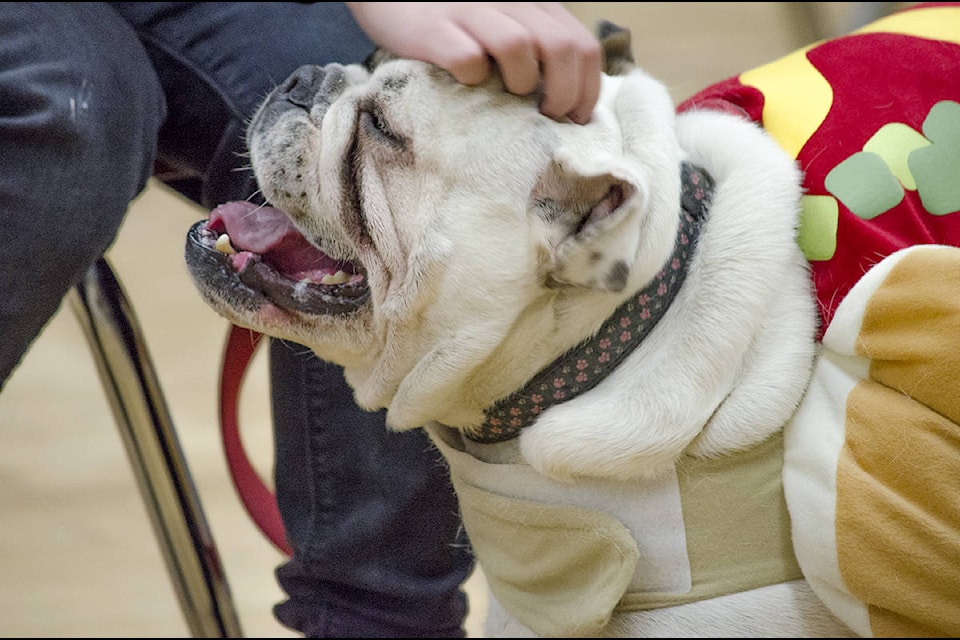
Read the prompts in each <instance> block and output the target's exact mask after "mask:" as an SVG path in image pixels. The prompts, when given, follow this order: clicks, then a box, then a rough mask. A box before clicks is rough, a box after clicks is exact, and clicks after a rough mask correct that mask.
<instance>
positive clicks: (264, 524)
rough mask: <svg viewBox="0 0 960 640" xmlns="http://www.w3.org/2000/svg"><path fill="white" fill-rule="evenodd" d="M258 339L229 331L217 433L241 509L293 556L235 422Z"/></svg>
mask: <svg viewBox="0 0 960 640" xmlns="http://www.w3.org/2000/svg"><path fill="white" fill-rule="evenodd" d="M262 337H263V335H262V334H260V333H257V332H256V331H252V330H250V329H244V328H242V327H238V326H236V325H233V326H232V328H231V329H230V333H229V335H228V336H227V345H226V349H225V350H224V354H223V370H222V372H221V376H220V433H221V436H222V437H223V449H224V453H225V454H226V457H227V466H228V467H229V469H230V477H231V478H232V479H233V486H234V487H235V488H236V490H237V493H238V494H239V495H240V500H241V502H243V506H244V508H245V509H246V510H247V513H248V514H249V515H250V517H251V518H252V519H253V522H254V524H256V525H257V528H259V529H260V531H262V532H263V534H264V535H265V536H267V538H268V539H269V540H270V541H271V542H272V543H273V544H274V546H276V547H277V549H279V550H280V551H281V552H283V553H285V554H286V555H288V556H290V555H293V551H292V550H291V549H290V545H289V544H287V536H286V532H285V531H284V528H283V520H281V518H280V509H279V507H277V499H276V496H275V495H274V494H273V492H272V491H271V490H270V489H269V488H268V487H267V485H266V484H265V483H264V482H263V480H262V479H261V478H260V475H259V474H258V473H257V471H256V469H254V468H253V465H252V464H250V458H249V457H248V456H247V452H246V450H245V449H244V448H243V441H242V440H241V438H240V427H239V423H238V421H237V415H238V413H239V399H240V389H241V387H242V386H243V379H244V377H245V375H246V373H247V366H248V365H249V364H250V360H251V359H252V358H253V354H254V353H255V352H256V350H257V347H258V346H259V344H260V339H261V338H262Z"/></svg>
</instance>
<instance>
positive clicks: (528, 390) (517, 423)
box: [466, 162, 714, 443]
mask: <svg viewBox="0 0 960 640" xmlns="http://www.w3.org/2000/svg"><path fill="white" fill-rule="evenodd" d="M680 179H681V191H680V205H681V214H680V224H679V229H678V231H677V239H676V244H675V247H674V250H673V254H672V255H671V256H670V257H669V258H668V259H667V261H666V262H665V263H664V265H663V268H662V269H661V270H660V272H659V273H657V275H656V276H655V277H654V278H653V279H652V280H651V281H650V284H648V285H647V286H646V287H644V288H643V289H642V290H641V291H639V292H638V293H636V294H635V295H633V296H632V297H631V298H630V299H629V300H627V301H626V302H624V303H623V304H622V305H620V307H619V308H617V310H616V312H614V314H613V315H611V316H610V317H609V318H607V320H606V322H604V324H603V326H602V327H600V330H599V331H597V333H595V334H594V335H593V337H591V338H588V339H587V340H585V341H584V342H582V343H581V344H580V345H578V346H576V347H574V348H573V349H571V350H570V351H568V352H567V353H565V354H564V355H562V356H560V357H559V358H557V359H556V360H554V361H553V362H552V363H551V364H550V365H548V366H547V367H546V368H545V369H543V370H541V371H540V372H539V373H538V374H537V375H535V376H534V377H533V379H531V380H530V382H528V383H527V384H526V386H525V387H524V388H523V389H521V390H520V391H518V392H516V393H514V394H512V395H509V396H507V397H505V398H502V399H501V400H499V401H498V402H497V403H496V404H494V405H493V407H491V408H490V409H488V410H487V412H486V420H485V421H484V423H483V424H482V425H481V426H480V427H479V428H478V429H476V430H475V431H472V432H469V433H467V434H466V437H467V438H469V439H470V440H473V441H475V442H481V443H493V442H501V441H504V440H509V439H511V438H515V437H516V436H518V435H519V434H520V430H521V429H522V428H523V427H525V426H527V425H529V424H531V423H532V422H533V421H534V420H535V419H536V417H537V416H538V415H539V414H540V413H542V412H543V411H546V410H547V409H548V408H550V407H551V406H553V405H554V404H558V403H560V402H564V401H566V400H570V399H571V398H574V397H576V396H578V395H580V394H581V393H585V392H586V391H589V390H590V389H592V388H593V387H595V386H596V385H597V384H598V383H599V382H600V381H601V380H603V378H605V377H606V376H607V374H609V373H610V372H611V371H613V370H614V369H616V367H617V365H619V364H620V362H621V361H622V360H623V359H624V358H626V357H627V356H628V355H629V354H630V353H631V352H632V351H633V350H634V349H635V348H636V347H637V346H638V345H639V344H640V343H641V342H642V341H643V339H644V338H646V337H647V335H648V334H649V333H650V331H651V330H652V329H653V327H654V326H656V324H657V322H659V321H660V319H661V318H662V317H663V315H664V313H666V311H667V308H668V307H669V306H670V303H671V302H672V301H673V298H674V296H676V294H677V292H678V291H679V290H680V287H681V286H682V285H683V281H684V279H685V277H686V274H687V264H688V262H689V259H690V255H691V254H692V252H693V246H694V244H695V242H696V239H697V235H698V234H699V231H700V226H701V224H702V223H703V221H704V219H705V218H706V215H707V211H708V209H709V208H710V202H711V200H712V198H713V191H714V183H713V178H711V177H710V174H708V173H707V172H706V171H705V170H704V169H702V168H700V167H697V166H695V165H692V164H690V163H686V162H685V163H683V165H682V166H681V167H680Z"/></svg>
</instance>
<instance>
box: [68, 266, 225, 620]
mask: <svg viewBox="0 0 960 640" xmlns="http://www.w3.org/2000/svg"><path fill="white" fill-rule="evenodd" d="M68 298H69V300H70V302H71V304H72V306H73V310H74V313H75V315H76V317H77V319H78V320H79V321H80V324H81V325H82V327H83V330H84V333H85V334H86V336H87V340H88V341H89V343H90V348H91V351H92V352H93V354H94V358H95V360H96V362H97V369H98V371H99V373H100V378H101V381H102V383H103V387H104V390H105V392H106V395H107V397H108V399H109V402H110V405H111V408H112V409H113V414H114V417H115V418H116V421H117V425H118V426H119V428H120V433H121V436H122V437H123V441H124V445H125V447H126V450H127V454H128V456H129V458H130V462H131V464H132V466H133V470H134V475H135V476H136V477H137V482H138V484H139V486H140V491H141V494H142V495H143V499H144V502H145V503H146V507H147V511H148V513H149V514H150V519H151V521H152V524H153V528H154V531H155V532H156V535H157V539H158V542H159V544H160V548H161V550H162V552H163V556H164V560H165V562H166V565H167V569H168V571H169V573H170V577H171V579H172V581H173V586H174V589H175V590H176V593H177V597H178V600H179V602H180V608H181V610H182V611H183V615H184V617H185V618H186V622H187V625H188V627H189V629H190V632H191V633H192V635H193V636H194V637H198V638H199V637H203V638H236V637H242V635H243V633H242V631H241V628H240V622H239V619H238V617H237V614H236V610H235V608H234V605H233V600H232V597H231V595H230V589H229V587H228V585H227V579H226V576H225V574H224V571H223V567H222V566H221V564H220V558H219V555H218V553H217V549H216V546H215V545H214V542H213V537H212V534H211V532H210V529H209V527H208V525H207V522H206V519H205V517H204V514H203V510H202V507H201V506H200V500H199V496H198V494H197V492H196V488H195V487H194V484H193V480H192V477H191V475H190V471H189V469H188V467H187V463H186V459H185V457H184V455H183V452H182V450H181V448H180V443H179V440H178V439H177V435H176V432H175V430H174V427H173V421H172V419H171V417H170V413H169V410H168V408H167V405H166V401H165V399H164V397H163V394H162V392H161V389H160V384H159V381H158V379H157V376H156V373H155V371H154V368H153V363H152V361H151V359H150V354H149V353H148V351H147V347H146V343H145V342H144V339H143V335H142V333H141V331H140V326H139V324H138V322H137V319H136V316H135V314H134V312H133V308H132V307H131V306H130V303H129V301H128V300H127V298H126V295H125V294H124V292H123V289H122V287H121V285H120V282H119V280H118V279H117V277H116V275H115V273H114V271H113V269H112V268H111V266H110V264H109V263H108V262H107V260H106V259H105V258H101V259H100V260H98V261H97V262H96V263H95V264H94V265H93V266H91V267H90V269H89V270H88V272H87V274H86V276H85V277H84V279H83V280H82V281H81V282H80V283H79V284H78V285H77V286H76V287H74V289H73V290H72V291H71V292H70V294H69V296H68Z"/></svg>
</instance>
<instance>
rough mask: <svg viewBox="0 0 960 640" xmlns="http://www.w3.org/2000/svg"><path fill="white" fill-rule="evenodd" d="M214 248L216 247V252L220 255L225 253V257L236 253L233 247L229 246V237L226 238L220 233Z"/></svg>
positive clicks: (225, 235)
mask: <svg viewBox="0 0 960 640" xmlns="http://www.w3.org/2000/svg"><path fill="white" fill-rule="evenodd" d="M216 247H217V251H219V252H220V253H226V254H227V255H230V254H234V253H236V252H237V250H236V249H234V248H233V245H232V244H230V236H228V235H227V234H225V233H221V234H220V237H219V238H217V245H216Z"/></svg>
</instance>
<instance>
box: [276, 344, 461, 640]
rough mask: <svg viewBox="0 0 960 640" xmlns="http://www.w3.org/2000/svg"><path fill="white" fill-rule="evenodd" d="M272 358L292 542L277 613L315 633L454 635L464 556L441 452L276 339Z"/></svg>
mask: <svg viewBox="0 0 960 640" xmlns="http://www.w3.org/2000/svg"><path fill="white" fill-rule="evenodd" d="M271 356H272V360H271V366H272V367H274V369H275V370H276V369H277V368H279V369H281V370H285V371H287V372H288V375H285V376H275V377H274V386H273V394H274V400H275V401H274V412H275V417H276V421H277V435H276V437H277V461H278V463H279V461H281V460H282V461H284V462H285V463H286V464H287V465H288V468H287V469H278V472H277V474H276V476H277V496H278V500H279V504H280V508H281V511H282V512H283V513H285V514H287V517H286V518H285V520H286V523H287V538H288V541H289V542H290V544H291V545H292V546H293V548H294V549H295V550H296V553H295V556H294V558H293V559H292V560H291V561H290V562H288V563H287V564H286V565H285V566H283V567H281V568H280V570H279V571H278V577H279V578H280V582H281V584H282V585H283V586H284V588H285V589H286V591H287V593H288V594H289V595H290V599H289V600H288V601H287V602H286V603H283V604H281V605H279V606H278V607H277V608H276V613H277V616H278V617H279V619H280V620H281V621H283V622H284V623H285V624H287V625H289V626H291V627H293V628H295V629H299V630H301V631H303V632H304V633H306V634H307V635H308V636H313V637H355V638H363V637H366V638H369V637H398V638H407V637H446V638H453V637H460V636H462V635H463V631H462V628H461V625H462V622H463V620H464V618H465V617H466V601H465V598H464V595H463V594H462V592H461V591H460V589H459V587H460V585H461V583H462V582H463V581H464V580H465V579H466V577H467V572H468V571H469V569H470V566H471V563H472V558H471V555H470V553H469V551H468V549H467V548H466V539H465V538H464V537H459V536H458V534H459V516H458V512H457V504H456V499H455V497H454V493H453V489H452V487H451V485H450V481H449V478H448V476H447V467H446V464H445V463H444V462H443V460H442V459H441V457H440V454H439V452H438V451H437V450H436V449H435V448H434V447H433V446H432V445H431V444H430V443H429V441H428V440H427V438H426V437H425V433H424V432H423V430H420V429H418V430H415V431H410V432H406V433H389V432H387V430H386V427H385V426H384V414H383V412H377V413H362V412H359V411H358V410H357V407H356V405H355V404H354V402H353V398H352V396H351V394H350V393H349V390H348V389H347V387H346V384H345V383H344V381H343V377H342V375H341V373H340V370H339V368H337V367H335V366H333V365H331V364H327V363H324V362H321V361H319V360H317V359H316V358H314V357H312V356H310V355H309V354H307V353H306V352H305V350H304V349H303V348H302V347H299V346H297V345H293V344H285V343H282V342H280V341H274V342H273V343H272V345H271ZM291 372H296V374H297V375H289V373H291ZM304 417H306V419H307V420H308V425H307V428H303V424H304Z"/></svg>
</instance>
